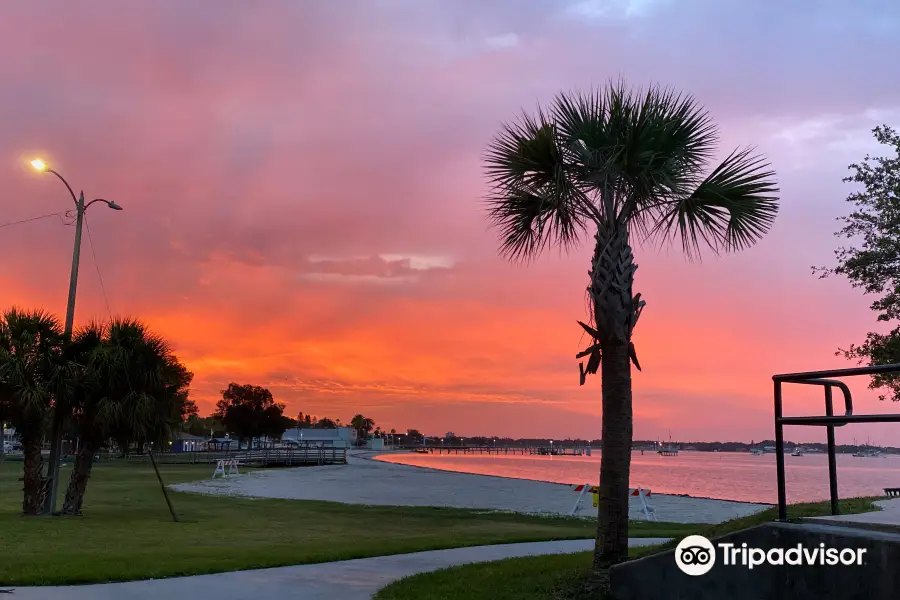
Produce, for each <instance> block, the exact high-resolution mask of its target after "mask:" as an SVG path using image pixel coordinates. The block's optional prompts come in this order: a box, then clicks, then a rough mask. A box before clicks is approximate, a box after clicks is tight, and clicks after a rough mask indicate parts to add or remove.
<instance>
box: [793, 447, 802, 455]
mask: <svg viewBox="0 0 900 600" xmlns="http://www.w3.org/2000/svg"><path fill="white" fill-rule="evenodd" d="M791 456H803V448H801V447H800V446H796V447H795V448H794V449H793V450H792V451H791Z"/></svg>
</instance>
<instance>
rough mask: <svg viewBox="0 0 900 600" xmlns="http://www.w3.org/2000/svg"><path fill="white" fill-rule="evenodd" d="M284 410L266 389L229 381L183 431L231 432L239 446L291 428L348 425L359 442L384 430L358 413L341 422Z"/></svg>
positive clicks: (204, 433)
mask: <svg viewBox="0 0 900 600" xmlns="http://www.w3.org/2000/svg"><path fill="white" fill-rule="evenodd" d="M285 409H286V407H285V405H284V404H283V403H281V402H276V401H275V398H274V396H273V395H272V392H271V391H270V390H269V389H267V388H265V387H261V386H258V385H253V384H239V383H234V382H232V383H230V384H228V388H227V389H225V390H223V391H222V399H221V400H219V401H218V402H217V403H216V409H215V411H214V412H213V413H212V414H211V415H209V416H207V417H200V416H199V415H198V414H196V413H195V414H192V415H190V416H189V417H188V418H187V420H186V421H185V423H184V426H183V430H184V431H185V432H186V433H189V434H191V435H194V436H198V437H205V436H207V435H208V436H211V437H222V436H225V435H226V434H228V435H234V437H235V438H236V439H237V441H238V444H239V446H243V445H244V444H245V443H246V444H247V447H248V448H249V447H250V446H251V445H252V444H253V440H256V439H260V438H265V439H269V440H279V439H281V437H282V436H283V435H284V432H285V431H287V430H288V429H294V428H306V429H337V428H338V427H344V426H347V427H351V428H353V429H354V430H355V431H356V434H357V440H359V441H360V442H364V441H365V440H366V439H369V438H370V437H373V436H374V437H381V436H382V435H383V434H384V433H386V432H382V430H381V428H380V427H376V425H375V420H374V419H372V418H370V417H366V416H364V415H362V414H360V413H358V414H356V415H354V416H353V418H351V419H350V421H349V422H348V423H347V424H346V425H344V423H342V422H341V419H340V418H334V419H332V418H330V417H322V418H319V417H316V416H314V415H311V414H309V413H303V411H300V412H298V413H297V417H296V418H291V417H288V416H286V415H285V414H284V411H285ZM391 432H392V433H396V430H393V429H392V430H391Z"/></svg>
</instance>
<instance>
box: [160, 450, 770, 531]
mask: <svg viewBox="0 0 900 600" xmlns="http://www.w3.org/2000/svg"><path fill="white" fill-rule="evenodd" d="M374 456H375V453H360V454H355V455H351V456H350V457H349V458H348V464H347V465H340V466H323V467H302V468H296V469H277V470H267V471H254V472H252V473H248V474H245V475H240V476H237V477H231V478H229V479H215V480H213V479H209V480H203V481H194V482H190V483H183V484H178V485H173V486H171V487H172V489H175V490H178V491H182V492H192V493H200V494H221V495H230V496H245V497H256V498H284V499H292V500H326V501H331V502H343V503H346V504H367V505H391V506H447V507H456V508H470V509H484V510H505V511H513V512H521V513H531V514H556V515H560V514H562V515H567V514H569V511H571V510H572V507H573V506H574V505H575V502H576V500H577V498H578V493H577V492H574V491H573V490H572V489H571V486H568V485H563V484H557V483H545V482H540V481H528V480H524V479H508V478H505V477H493V476H489V475H472V474H468V473H453V472H449V471H439V470H435V469H428V468H422V467H412V466H407V465H398V464H392V463H386V462H382V461H378V460H374V459H373V457H374ZM651 491H652V490H651ZM650 506H651V507H652V508H653V511H654V514H655V515H656V519H657V520H659V521H670V522H678V523H720V522H723V521H727V520H729V519H733V518H736V517H743V516H746V515H749V514H753V513H756V512H759V511H761V510H764V509H765V508H767V507H768V505H765V504H751V503H746V502H733V501H729V500H714V499H709V498H692V497H689V496H676V495H669V494H653V495H652V497H651V499H650ZM630 513H631V518H632V519H643V518H644V514H643V511H642V510H641V505H640V501H639V500H638V499H637V498H632V501H631V506H630ZM595 514H596V509H594V508H593V507H592V506H591V498H590V496H589V495H588V496H586V497H585V501H584V503H583V505H582V507H581V509H580V510H579V511H578V513H577V515H578V516H582V517H593V516H594V515H595Z"/></svg>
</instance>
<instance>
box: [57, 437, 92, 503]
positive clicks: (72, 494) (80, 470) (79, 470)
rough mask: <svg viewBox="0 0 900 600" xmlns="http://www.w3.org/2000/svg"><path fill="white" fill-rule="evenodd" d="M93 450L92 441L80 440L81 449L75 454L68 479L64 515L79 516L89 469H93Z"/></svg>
mask: <svg viewBox="0 0 900 600" xmlns="http://www.w3.org/2000/svg"><path fill="white" fill-rule="evenodd" d="M94 448H95V445H94V443H93V441H92V440H89V439H86V438H82V440H81V447H80V448H79V449H78V452H77V453H76V454H75V464H74V465H73V467H72V475H71V476H70V477H69V486H68V487H67V488H66V498H65V500H64V501H63V508H62V514H64V515H67V516H77V515H80V514H81V505H82V504H83V503H84V494H85V492H86V491H87V484H88V479H90V477H91V469H92V468H93V467H94Z"/></svg>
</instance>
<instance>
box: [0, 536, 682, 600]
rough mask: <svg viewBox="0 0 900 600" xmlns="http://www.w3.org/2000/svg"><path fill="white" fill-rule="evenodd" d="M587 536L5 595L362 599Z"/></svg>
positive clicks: (35, 599)
mask: <svg viewBox="0 0 900 600" xmlns="http://www.w3.org/2000/svg"><path fill="white" fill-rule="evenodd" d="M665 541H666V540H665V539H661V538H636V539H631V540H629V543H630V544H631V545H632V546H644V545H652V544H661V543H663V542H665ZM593 543H594V541H593V540H568V541H560V542H532V543H526V544H502V545H497V546H475V547H471V548H454V549H451V550H434V551H431V552H416V553H413V554H396V555H394V556H376V557H374V558H360V559H357V560H345V561H339V562H330V563H321V564H316V565H298V566H296V567H280V568H277V569H259V570H255V571H234V572H231V573H219V574H216V575H197V576H194V577H175V578H172V579H151V580H148V581H132V582H127V583H107V584H101V585H83V586H64V587H49V586H48V587H23V588H16V589H15V591H14V592H13V593H12V594H10V595H9V596H6V597H8V598H9V599H10V600H160V599H171V600H175V599H176V598H215V600H269V599H273V600H276V599H277V600H281V599H284V598H291V599H292V600H326V599H327V600H335V599H337V598H340V600H368V599H369V598H371V597H372V595H373V594H374V593H375V592H377V591H378V590H380V589H381V588H382V587H384V586H386V585H387V584H389V583H391V582H392V581H395V580H397V579H400V578H402V577H407V576H409V575H415V574H416V573H426V572H428V571H434V570H437V569H443V568H445V567H452V566H455V565H462V564H468V563H473V562H484V561H491V560H500V559H503V558H514V557H518V556H535V555H539V554H564V553H569V552H580V551H583V550H589V549H591V547H592V546H593Z"/></svg>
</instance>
